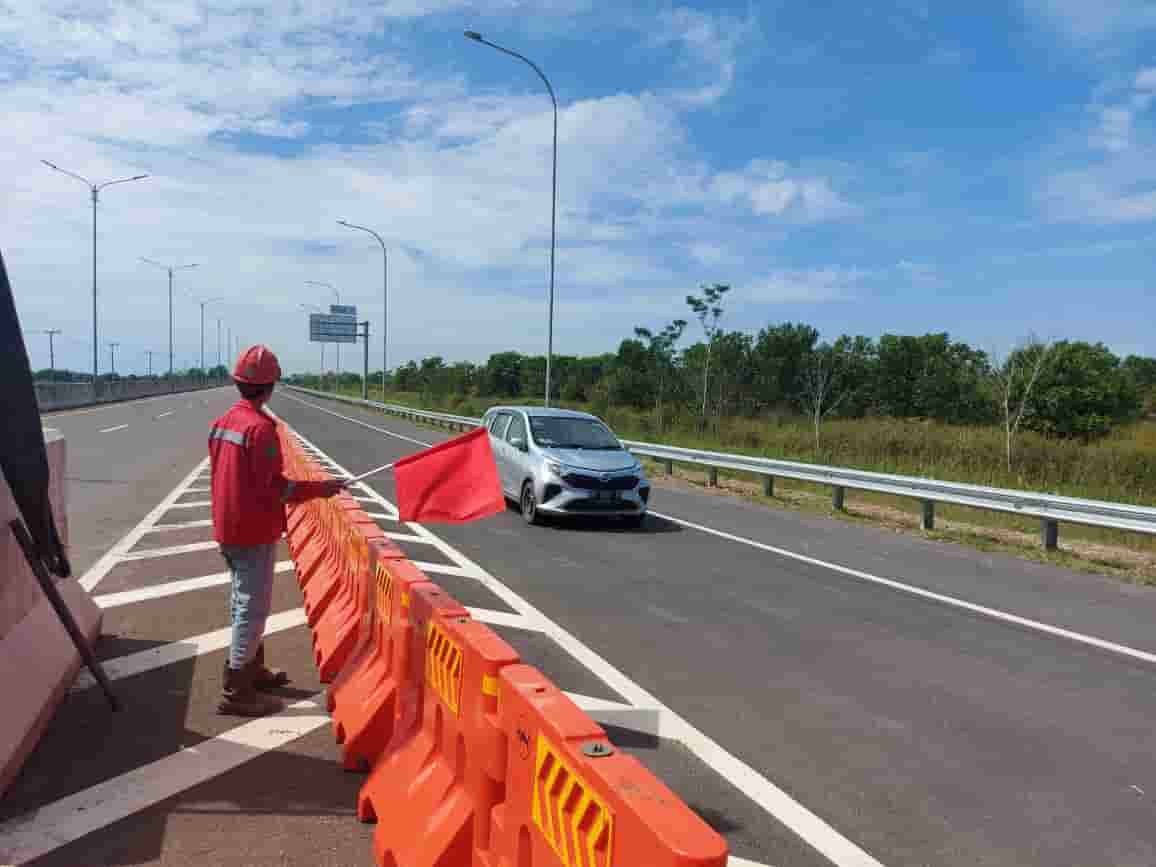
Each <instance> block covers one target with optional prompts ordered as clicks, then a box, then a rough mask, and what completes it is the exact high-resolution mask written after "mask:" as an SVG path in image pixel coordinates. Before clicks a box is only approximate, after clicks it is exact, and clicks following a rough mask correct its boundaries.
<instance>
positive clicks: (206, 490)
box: [185, 479, 212, 494]
mask: <svg viewBox="0 0 1156 867" xmlns="http://www.w3.org/2000/svg"><path fill="white" fill-rule="evenodd" d="M197 481H200V479H198V480H197ZM206 481H208V480H207V479H206ZM210 491H212V488H210V487H208V486H206V487H203V488H202V487H197V488H186V489H185V493H186V494H207V493H209V492H210Z"/></svg>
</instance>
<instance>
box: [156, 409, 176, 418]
mask: <svg viewBox="0 0 1156 867" xmlns="http://www.w3.org/2000/svg"><path fill="white" fill-rule="evenodd" d="M175 412H176V410H175V409H170V410H169V411H168V412H162V413H161V414H160V415H158V416H157V419H158V420H159V419H162V418H167V417H168V416H170V415H172V414H173V413H175Z"/></svg>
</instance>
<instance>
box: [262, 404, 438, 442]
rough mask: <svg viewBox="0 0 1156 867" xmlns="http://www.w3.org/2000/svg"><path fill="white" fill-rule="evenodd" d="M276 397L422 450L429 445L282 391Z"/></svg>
mask: <svg viewBox="0 0 1156 867" xmlns="http://www.w3.org/2000/svg"><path fill="white" fill-rule="evenodd" d="M278 396H279V397H283V398H285V399H286V400H292V401H296V402H297V403H303V404H305V405H306V406H310V407H313V409H315V410H317V411H318V412H324V413H328V414H329V415H331V416H335V417H336V418H339V419H343V420H344V421H347V422H351V423H353V424H359V425H361V426H362V427H367V428H369V429H370V430H375V431H377V432H378V433H383V434H385V435H386V436H390V437H393V438H394V439H399V440H404V441H405V442H407V443H413V444H414V445H419V446H421V447H422V448H428V447H429V443H426V442H422V441H421V440H415V439H414V438H413V437H407V436H405V435H403V434H399V433H394V432H393V431H391V430H386V429H385V428H383V427H378V426H377V425H373V424H370V423H369V422H365V421H362V420H361V419H357V418H350V417H349V416H347V415H342V414H341V413H339V412H334V411H333V410H331V409H326V408H325V407H323V406H318V405H317V404H315V403H310V402H309V401H307V400H302V399H301V398H299V397H293V396H292V395H290V394H286V393H285V392H283V391H282V392H278ZM317 453H318V454H321V452H320V450H318V452H317Z"/></svg>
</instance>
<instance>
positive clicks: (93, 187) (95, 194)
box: [40, 160, 148, 394]
mask: <svg viewBox="0 0 1156 867" xmlns="http://www.w3.org/2000/svg"><path fill="white" fill-rule="evenodd" d="M40 162H42V163H44V165H46V166H48V168H50V169H53V170H55V171H58V172H60V173H61V174H62V175H68V176H69V177H70V178H76V180H78V181H80V182H81V183H82V184H84V185H85V186H86V187H88V189H89V192H90V193H91V194H92V388H93V392H94V394H95V391H96V380H97V376H98V375H99V364H98V355H97V350H98V349H99V348H100V343H99V342H98V340H97V335H96V203H97V202H98V201H99V200H100V191H101V190H103V189H104V188H105V187H111V186H112V185H113V184H127V183H128V182H129V181H143V180H144V179H145V178H147V177H148V175H133V176H132V177H131V178H118V179H117V180H115V181H105V182H104V183H103V184H94V183H93V182H92V181H90V180H89V179H88V178H85V177H82V176H81V175H78V174H74V173H73V172H70V171H68V170H66V169H62V168H61V167H60V166H58V165H56V164H55V163H50V162H49V161H48V160H41V161H40Z"/></svg>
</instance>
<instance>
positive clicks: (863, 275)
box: [736, 265, 871, 304]
mask: <svg viewBox="0 0 1156 867" xmlns="http://www.w3.org/2000/svg"><path fill="white" fill-rule="evenodd" d="M870 274H871V272H870V271H869V270H867V269H863V268H849V267H845V266H842V265H827V266H823V267H819V268H796V269H785V270H779V271H773V272H771V273H769V274H765V275H763V276H762V277H761V278H759V279H757V280H755V281H754V282H753V284H752V285H751V286H750V287H749V288H746V287H738V288H737V289H736V296H738V297H740V298H742V299H750V300H753V301H758V302H762V303H770V304H774V303H780V304H784V303H800V302H802V303H807V302H813V303H817V302H824V301H841V300H848V299H851V298H854V297H856V296H857V295H859V294H860V293H861V292H862V284H863V281H864V280H865V279H867V278H868V277H869V276H870Z"/></svg>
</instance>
